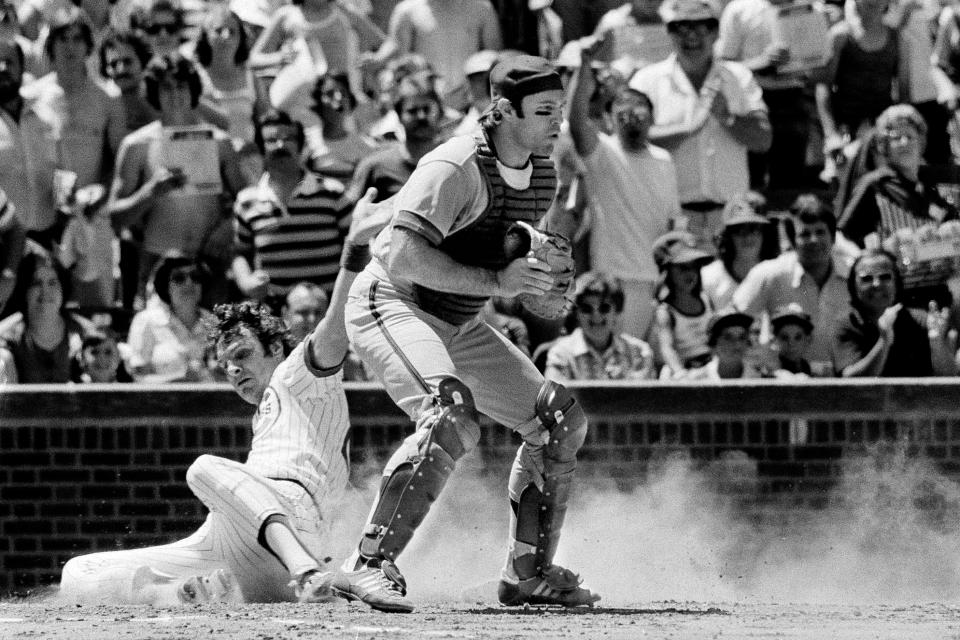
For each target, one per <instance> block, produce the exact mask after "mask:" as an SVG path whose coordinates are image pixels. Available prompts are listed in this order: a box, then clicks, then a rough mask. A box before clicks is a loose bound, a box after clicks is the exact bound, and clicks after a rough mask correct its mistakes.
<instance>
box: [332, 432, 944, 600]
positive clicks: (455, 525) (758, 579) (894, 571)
mask: <svg viewBox="0 0 960 640" xmlns="http://www.w3.org/2000/svg"><path fill="white" fill-rule="evenodd" d="M481 471H482V469H481V465H480V463H479V461H478V460H477V459H475V458H469V459H466V460H463V461H461V464H460V465H459V468H458V470H457V472H456V473H455V475H454V476H453V477H452V478H451V480H450V482H449V483H448V486H447V488H446V490H445V491H444V492H443V494H442V496H441V498H440V500H438V502H437V504H435V505H434V507H433V509H432V511H431V513H430V514H429V515H428V516H427V519H426V521H425V522H424V524H423V526H421V528H420V530H419V531H418V533H417V534H416V536H415V537H414V539H413V541H412V543H411V544H410V546H409V547H408V549H407V550H406V551H405V552H404V554H403V555H402V556H401V557H400V559H399V562H398V564H399V566H400V568H401V570H402V571H403V573H404V575H405V576H406V579H407V582H408V585H409V588H410V595H411V596H412V597H413V598H414V599H415V600H420V601H423V600H447V601H449V600H451V599H457V600H466V601H473V602H478V603H484V604H493V603H494V602H495V597H496V596H495V592H496V580H497V578H498V576H499V572H500V570H501V568H502V565H503V562H504V558H505V548H506V546H505V545H506V535H507V530H508V522H509V507H508V503H507V498H506V481H507V476H506V473H503V474H500V473H498V474H495V475H494V474H483V473H481ZM376 479H377V475H376V474H375V473H371V474H370V475H369V482H368V484H367V487H366V488H365V490H363V491H358V492H357V493H356V494H355V495H354V496H353V500H352V503H353V504H355V505H359V504H361V503H362V508H360V507H359V506H354V507H353V513H350V514H348V513H342V514H341V515H342V516H343V517H341V518H339V521H340V522H339V525H338V527H337V528H338V529H339V530H340V531H341V532H342V535H341V534H337V535H336V536H335V538H339V539H340V542H346V543H347V544H346V545H345V546H344V548H343V549H342V550H339V551H341V553H342V555H341V556H340V557H343V556H345V555H347V554H348V553H349V552H350V550H351V549H352V546H353V545H354V544H355V543H356V540H357V539H358V538H357V536H358V534H359V532H360V530H361V528H362V523H363V519H364V517H365V515H366V510H367V508H368V507H369V505H370V501H371V500H372V497H373V493H374V490H375V487H376V484H375V483H376ZM621 484H622V483H621ZM760 489H761V485H760V483H759V482H758V477H757V471H756V463H755V462H754V461H752V460H750V459H749V458H747V457H746V456H745V455H744V454H742V453H739V452H732V453H730V454H727V455H726V456H724V457H723V458H721V459H718V460H715V461H713V462H711V463H709V464H706V465H704V464H702V463H700V464H696V463H694V462H693V461H691V460H690V459H688V458H687V457H685V456H683V455H682V454H681V455H674V456H667V457H665V458H663V459H662V460H659V461H656V462H653V463H651V464H650V466H649V468H648V472H647V475H646V479H645V480H644V481H642V482H638V483H637V484H636V485H634V486H632V487H629V488H626V489H624V488H623V487H618V486H617V484H616V483H615V482H613V481H612V480H605V479H598V478H596V477H582V478H579V479H578V482H577V483H576V487H575V490H574V492H573V495H572V497H571V502H570V507H569V510H568V512H567V520H566V524H565V526H564V531H563V537H562V539H561V543H560V549H559V552H558V554H557V558H556V560H557V562H558V563H559V564H562V565H564V566H567V567H569V568H571V569H573V570H575V571H577V572H578V573H580V574H581V576H582V577H583V578H584V580H585V584H586V585H587V586H589V587H590V588H592V589H594V590H595V591H597V592H599V593H601V594H602V595H603V601H602V602H601V604H602V605H605V606H631V605H632V606H636V605H638V604H642V603H650V602H663V601H678V602H684V601H708V602H743V601H748V602H778V603H785V602H809V603H826V604H859V603H864V604H866V603H880V602H883V603H915V602H929V601H955V600H957V599H958V598H960V488H958V486H957V484H956V483H954V482H953V481H951V480H949V479H947V478H945V477H943V476H941V475H939V474H938V473H937V472H936V471H935V469H934V468H933V466H932V464H931V463H929V462H928V461H926V460H924V459H919V458H915V457H908V456H906V455H905V454H904V452H903V450H902V449H901V448H897V447H895V446H894V447H889V446H887V447H883V446H880V447H877V448H875V449H873V450H871V451H869V452H868V453H867V454H866V455H864V456H862V457H855V458H850V459H849V460H846V461H845V462H844V463H843V466H842V475H841V477H840V478H839V479H838V482H837V484H836V486H835V488H834V489H833V491H832V492H831V494H830V495H829V501H828V505H829V506H828V507H827V508H826V509H821V510H813V509H809V508H800V507H796V508H784V507H783V505H784V504H786V503H785V502H784V500H789V499H790V498H785V497H784V496H782V495H781V496H779V497H771V496H764V495H762V494H761V491H760ZM745 496H746V497H747V498H748V499H746V500H744V497H745ZM761 498H765V501H764V500H760V499H761ZM776 500H780V502H779V505H780V507H779V508H774V507H773V506H770V507H768V508H767V509H766V511H764V510H763V509H762V508H758V507H757V504H758V501H759V503H768V504H770V505H775V504H777V503H776ZM764 514H766V515H765V516H764Z"/></svg>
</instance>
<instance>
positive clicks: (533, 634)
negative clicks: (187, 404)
mask: <svg viewBox="0 0 960 640" xmlns="http://www.w3.org/2000/svg"><path fill="white" fill-rule="evenodd" d="M418 604H419V605H420V608H419V609H418V611H417V612H416V613H413V614H410V615H399V614H383V613H377V612H373V611H370V610H368V609H367V608H366V607H363V606H360V605H356V604H350V605H342V606H326V605H293V604H271V605H244V606H242V607H230V608H225V607H222V606H196V607H186V608H177V609H155V608H151V607H143V606H126V607H77V606H57V605H55V604H45V603H42V602H40V603H29V604H20V603H0V638H3V639H4V640H21V639H23V638H42V639H44V640H50V639H60V638H64V639H69V640H107V639H112V638H117V639H124V640H127V639H141V638H144V639H145V638H149V639H151V640H187V639H190V640H194V639H200V638H202V639H205V640H206V639H209V640H286V639H290V640H304V639H305V638H344V639H350V640H360V639H362V638H454V639H456V638H487V639H491V640H504V639H507V638H524V639H527V638H537V640H546V639H548V638H579V639H594V638H603V639H604V640H628V639H629V640H635V639H638V638H677V639H681V640H688V639H689V640H697V639H700V638H724V639H725V640H739V639H748V638H749V639H755V638H786V639H808V638H809V639H810V640H814V639H816V640H823V639H825V638H838V639H842V640H854V639H860V638H864V639H866V638H871V639H873V638H891V639H894V638H895V639H897V640H911V639H914V638H916V639H918V640H919V639H923V640H932V639H935V638H960V606H956V605H951V606H948V605H944V604H923V605H909V606H886V605H870V606H842V607H840V606H824V605H778V604H731V603H714V604H710V603H675V602H667V603H649V604H640V605H637V606H635V607H618V608H603V607H598V608H595V609H579V610H571V611H563V610H538V609H529V610H516V609H504V608H501V607H498V606H494V605H492V604H489V603H483V604H472V603H463V602H457V603H437V602H434V603H422V602H418Z"/></svg>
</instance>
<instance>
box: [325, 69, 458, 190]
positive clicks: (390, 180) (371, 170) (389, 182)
mask: <svg viewBox="0 0 960 640" xmlns="http://www.w3.org/2000/svg"><path fill="white" fill-rule="evenodd" d="M393 108H394V110H395V111H396V112H397V115H398V116H399V117H400V123H401V124H402V125H403V130H404V133H405V134H406V135H405V136H404V141H403V142H394V143H391V144H388V145H386V146H385V147H383V148H382V149H380V150H378V151H376V152H374V153H373V154H371V155H370V156H368V157H367V158H366V159H364V160H361V161H360V164H358V165H357V170H356V172H354V174H353V181H352V182H351V184H350V188H349V189H348V190H347V195H346V196H345V198H344V200H345V201H347V202H349V203H353V202H356V201H357V200H359V199H360V198H361V197H362V196H363V194H364V193H366V191H367V189H369V188H370V187H376V189H377V193H378V194H379V195H378V197H379V198H380V200H386V199H387V198H389V197H390V196H392V195H393V194H395V193H397V192H398V191H400V187H402V186H403V185H404V183H405V182H406V181H407V179H408V178H409V177H410V174H412V173H413V170H414V169H415V168H416V166H417V163H418V162H419V161H420V158H422V157H423V156H425V155H426V154H427V153H428V152H430V151H432V150H433V149H434V147H436V146H437V145H438V144H440V142H442V139H441V133H440V121H441V118H442V117H443V104H442V103H441V101H440V96H439V95H438V94H437V92H436V90H435V88H434V81H433V77H432V75H431V74H430V73H429V72H426V71H421V72H418V73H415V74H413V75H410V76H407V77H405V78H403V79H402V80H401V81H400V83H399V86H398V87H397V89H396V100H395V101H394V105H393Z"/></svg>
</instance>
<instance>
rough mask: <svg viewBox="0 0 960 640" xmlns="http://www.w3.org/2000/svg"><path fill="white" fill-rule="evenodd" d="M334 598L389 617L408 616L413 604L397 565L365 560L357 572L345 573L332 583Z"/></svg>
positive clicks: (386, 561) (382, 561) (376, 559)
mask: <svg viewBox="0 0 960 640" xmlns="http://www.w3.org/2000/svg"><path fill="white" fill-rule="evenodd" d="M333 590H334V592H335V593H336V594H337V595H340V596H341V597H344V598H347V599H348V600H359V601H360V602H363V603H365V604H367V605H369V606H370V607H371V608H373V609H376V610H378V611H386V612H388V613H411V612H412V611H413V609H414V607H413V603H412V602H410V601H409V600H407V598H406V597H405V596H406V595H407V583H406V582H405V581H404V579H403V576H402V575H401V574H400V570H399V569H397V565H395V564H393V563H392V562H390V561H389V560H381V559H378V558H374V559H371V560H367V561H366V563H365V564H363V565H361V566H360V568H359V569H357V570H356V571H344V572H342V573H340V574H339V575H337V577H336V579H335V580H334V583H333Z"/></svg>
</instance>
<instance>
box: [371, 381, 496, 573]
mask: <svg viewBox="0 0 960 640" xmlns="http://www.w3.org/2000/svg"><path fill="white" fill-rule="evenodd" d="M437 395H438V397H439V403H440V407H442V408H443V409H442V411H441V413H440V415H439V416H438V417H437V418H436V420H434V422H433V424H432V425H431V426H429V427H426V429H427V431H428V432H427V434H425V437H423V439H422V440H421V442H420V445H419V451H418V452H417V454H416V455H415V456H413V457H411V458H410V459H409V460H407V461H405V462H403V463H402V464H400V465H398V466H397V468H396V469H394V471H393V473H392V474H391V475H390V476H389V477H388V478H385V479H384V481H383V484H382V485H381V487H380V496H379V499H378V501H377V507H376V509H374V512H373V515H372V516H371V518H370V522H369V523H368V524H367V527H366V528H365V530H364V534H363V539H362V540H361V542H360V556H361V558H364V559H371V558H382V559H388V560H393V561H395V560H396V559H397V556H398V555H400V553H401V552H402V551H403V549H404V548H405V547H406V546H407V543H408V542H410V539H411V538H412V537H413V533H414V531H416V529H417V527H418V526H419V525H420V523H421V522H422V521H423V518H424V517H425V516H426V515H427V512H428V511H429V510H430V505H432V504H433V501H434V500H436V499H437V496H439V495H440V491H441V490H442V489H443V486H444V485H445V484H446V482H447V478H449V477H450V474H451V473H452V472H453V468H454V466H455V465H456V461H457V460H459V459H460V458H462V457H463V456H464V455H465V454H466V453H467V452H468V451H470V450H471V449H473V447H474V446H476V444H477V441H478V440H479V439H480V424H479V416H478V414H477V409H476V407H475V405H474V403H473V396H472V395H471V394H470V390H469V389H467V387H466V386H465V385H464V384H463V383H462V382H460V381H459V380H457V379H456V378H445V379H443V380H442V381H441V382H440V385H439V386H438V388H437Z"/></svg>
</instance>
